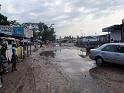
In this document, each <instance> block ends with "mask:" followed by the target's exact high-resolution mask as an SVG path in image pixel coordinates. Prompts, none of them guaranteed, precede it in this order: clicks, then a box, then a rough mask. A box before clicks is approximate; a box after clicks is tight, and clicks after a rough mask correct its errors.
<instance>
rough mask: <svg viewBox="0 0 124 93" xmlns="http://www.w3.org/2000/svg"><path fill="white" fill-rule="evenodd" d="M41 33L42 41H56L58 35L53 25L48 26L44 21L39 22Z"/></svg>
mask: <svg viewBox="0 0 124 93" xmlns="http://www.w3.org/2000/svg"><path fill="white" fill-rule="evenodd" d="M38 26H39V31H40V32H39V35H40V36H41V37H42V41H46V40H49V41H55V39H56V35H55V31H54V28H53V27H52V25H51V26H50V27H48V26H47V25H46V24H44V23H39V25H38Z"/></svg>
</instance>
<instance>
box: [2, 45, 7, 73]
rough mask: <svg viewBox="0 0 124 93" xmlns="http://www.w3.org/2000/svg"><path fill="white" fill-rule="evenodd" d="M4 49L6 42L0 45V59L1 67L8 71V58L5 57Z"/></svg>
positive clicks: (5, 48) (5, 49)
mask: <svg viewBox="0 0 124 93" xmlns="http://www.w3.org/2000/svg"><path fill="white" fill-rule="evenodd" d="M6 51H7V44H6V43H3V44H2V47H1V61H2V67H3V72H4V73H6V72H8V71H7V69H8V60H7V57H6Z"/></svg>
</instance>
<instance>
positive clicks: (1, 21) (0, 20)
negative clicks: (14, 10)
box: [0, 13, 9, 25]
mask: <svg viewBox="0 0 124 93" xmlns="http://www.w3.org/2000/svg"><path fill="white" fill-rule="evenodd" d="M0 25H9V21H7V17H6V16H4V15H2V14H1V13H0Z"/></svg>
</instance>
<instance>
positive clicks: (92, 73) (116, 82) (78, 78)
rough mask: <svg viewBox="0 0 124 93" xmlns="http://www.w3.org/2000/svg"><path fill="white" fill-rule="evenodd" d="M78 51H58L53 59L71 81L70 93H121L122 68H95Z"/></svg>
mask: <svg viewBox="0 0 124 93" xmlns="http://www.w3.org/2000/svg"><path fill="white" fill-rule="evenodd" d="M79 55H82V53H81V51H80V50H79V49H75V48H72V49H60V50H57V51H56V56H55V59H56V61H57V63H58V64H59V65H60V66H61V67H62V70H63V72H64V73H66V75H67V76H69V79H70V80H71V87H72V93H123V89H124V72H123V71H124V66H120V65H116V64H107V65H105V66H103V67H96V65H95V62H94V61H92V60H90V59H89V58H88V57H85V56H83V57H81V56H79Z"/></svg>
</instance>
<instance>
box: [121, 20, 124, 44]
mask: <svg viewBox="0 0 124 93" xmlns="http://www.w3.org/2000/svg"><path fill="white" fill-rule="evenodd" d="M121 39H122V42H124V19H123V20H122V33H121Z"/></svg>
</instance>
